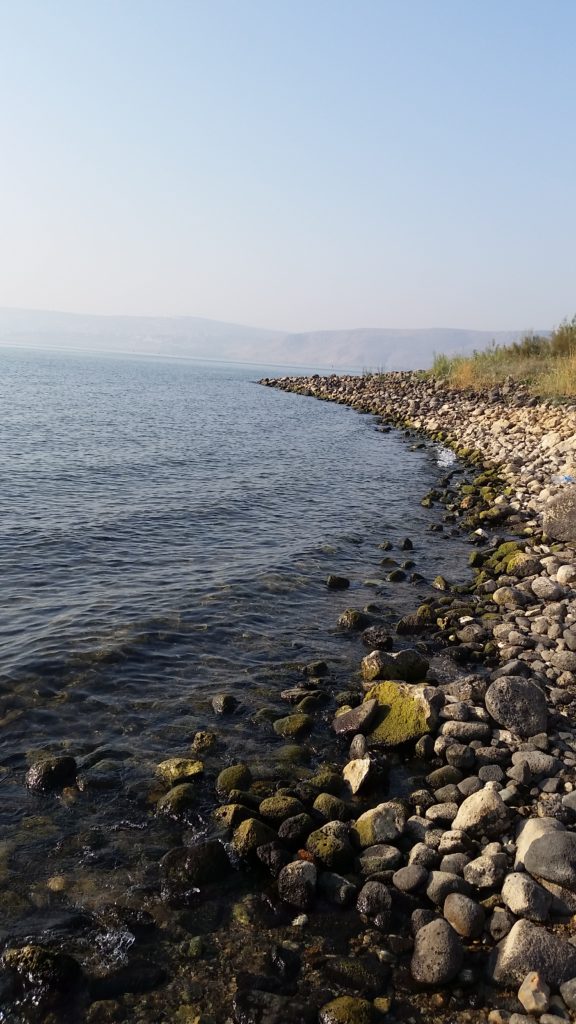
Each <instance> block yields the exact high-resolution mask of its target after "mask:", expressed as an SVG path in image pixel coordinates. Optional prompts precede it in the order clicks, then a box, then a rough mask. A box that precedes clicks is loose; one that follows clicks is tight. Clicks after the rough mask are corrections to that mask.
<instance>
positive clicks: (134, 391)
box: [0, 349, 469, 1019]
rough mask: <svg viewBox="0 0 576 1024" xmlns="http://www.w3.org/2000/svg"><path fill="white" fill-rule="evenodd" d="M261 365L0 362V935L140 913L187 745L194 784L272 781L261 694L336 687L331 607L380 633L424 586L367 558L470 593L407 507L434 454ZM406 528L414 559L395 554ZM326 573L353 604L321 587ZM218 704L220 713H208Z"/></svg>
mask: <svg viewBox="0 0 576 1024" xmlns="http://www.w3.org/2000/svg"><path fill="white" fill-rule="evenodd" d="M264 372H268V373H269V372H270V370H269V369H267V368H262V370H259V369H258V368H253V367H238V366H224V365H217V364H212V365H209V364H200V363H197V362H192V361H190V362H186V361H174V360H161V359H150V358H136V357H112V356H110V357H105V356H86V355H82V356H79V355H78V356H76V355H71V354H65V353H60V352H53V353H46V352H42V353H36V352H31V351H27V352H24V351H16V350H8V349H4V350H0V400H1V415H0V472H1V474H2V488H1V492H0V494H1V497H0V501H1V518H0V523H1V526H0V531H1V536H0V573H1V580H2V594H3V613H2V641H1V674H0V793H1V796H2V799H1V800H0V828H1V829H2V833H1V834H2V837H3V839H2V844H3V845H0V895H1V896H2V897H3V899H4V906H5V915H4V923H3V928H4V937H5V938H7V937H10V936H11V935H14V934H15V931H17V930H18V929H20V930H21V931H22V933H23V934H27V933H30V932H33V930H34V928H36V927H37V926H39V925H38V922H39V921H40V923H41V922H42V921H43V920H45V919H46V915H48V917H49V915H50V914H51V913H52V912H53V911H54V908H56V909H57V910H58V911H60V910H61V909H62V908H70V907H72V906H73V907H74V908H76V909H78V908H82V909H83V908H89V909H93V908H97V907H98V906H99V905H100V904H101V903H109V902H110V901H111V900H114V899H117V898H118V897H119V896H120V895H122V896H123V897H126V895H127V894H130V895H131V896H132V897H135V898H139V897H138V894H139V893H140V892H142V894H143V895H142V899H143V900H144V899H145V896H146V894H147V893H148V892H149V889H152V890H153V886H154V881H153V879H154V868H155V865H156V864H157V861H158V858H159V856H161V854H162V852H164V851H165V850H166V849H168V848H169V847H170V846H171V845H174V835H173V830H172V826H171V825H170V824H167V823H165V822H160V821H158V820H157V819H156V818H154V816H153V798H154V796H157V795H158V793H157V785H156V783H155V780H154V768H155V765H156V764H157V763H158V762H159V761H161V760H163V759H164V758H166V757H171V756H181V755H189V754H190V742H191V739H192V737H193V736H194V733H195V732H196V731H197V730H199V729H215V730H217V731H218V735H219V747H218V749H217V755H216V757H215V760H214V767H213V769H212V770H213V772H216V771H217V770H218V769H219V768H220V767H222V764H223V763H227V762H231V761H234V760H237V759H239V758H242V759H243V760H248V761H249V762H250V763H251V765H253V766H254V767H255V774H256V776H257V777H258V776H259V777H260V778H261V779H266V777H268V776H271V775H272V774H274V773H277V771H278V764H279V757H281V756H282V751H281V748H282V747H283V746H284V744H283V741H281V740H280V739H279V738H278V737H276V736H275V734H274V732H273V730H272V727H271V724H270V718H273V717H278V716H279V715H281V714H283V713H284V714H285V713H287V705H286V703H285V702H284V701H283V700H282V699H281V698H280V691H281V690H282V689H283V688H285V687H286V686H288V685H292V684H293V683H295V682H297V681H299V680H300V679H301V678H302V672H301V666H302V665H303V664H305V663H307V662H310V661H312V660H316V659H324V660H326V661H327V663H328V665H329V667H330V675H331V686H332V687H333V688H335V689H345V688H346V686H347V684H348V681H349V680H350V676H351V673H352V672H353V671H355V670H356V668H357V664H358V660H359V657H360V655H361V653H362V652H361V649H360V645H359V642H358V640H357V639H356V638H350V637H349V636H348V635H343V634H342V633H339V632H338V631H337V630H336V628H335V625H336V619H337V617H338V615H339V613H340V612H341V611H342V610H343V609H344V608H346V607H349V606H354V607H359V608H360V607H362V606H364V605H366V604H367V603H370V602H376V603H377V604H378V605H379V606H380V607H381V610H382V620H383V621H385V622H386V621H388V622H390V623H393V622H394V621H395V620H396V619H397V618H398V617H399V615H400V614H402V613H403V612H406V611H410V610H412V609H413V608H414V607H415V606H416V604H418V603H419V602H420V600H421V599H422V598H426V596H429V595H430V594H431V593H432V591H431V589H430V587H429V585H428V583H426V582H424V583H418V584H416V585H415V584H413V583H411V582H410V581H409V579H407V580H406V581H405V582H402V583H396V584H393V583H388V582H386V575H387V573H388V572H389V570H390V567H391V566H388V567H385V566H382V565H380V561H381V559H382V558H383V557H384V555H385V554H386V555H387V556H390V557H392V558H394V559H395V560H396V561H397V562H398V563H401V562H402V561H404V560H405V559H406V558H407V557H409V558H411V559H413V560H414V562H415V566H414V569H415V570H416V571H417V572H418V573H421V574H422V575H423V576H424V577H425V579H426V580H427V581H431V580H432V579H433V578H434V576H435V575H436V574H437V573H442V574H443V575H445V576H447V577H448V578H449V579H451V580H453V581H459V580H463V579H465V578H466V577H467V569H466V554H467V552H468V550H469V549H468V548H467V547H466V545H465V544H464V543H463V542H462V540H460V539H456V538H448V537H447V535H446V534H438V533H432V534H431V533H429V529H430V526H431V525H432V524H433V523H435V522H438V520H439V516H440V512H439V511H436V510H435V509H424V508H422V507H421V505H420V500H421V498H422V496H423V495H424V493H425V492H426V491H427V490H428V489H429V488H430V487H432V486H434V485H435V484H436V483H437V481H438V478H439V475H441V469H440V468H439V463H442V461H443V460H444V458H445V452H444V451H443V450H442V449H441V448H439V447H438V446H435V445H427V446H426V447H425V448H423V449H421V450H417V451H409V450H408V449H409V445H410V442H409V441H407V440H406V439H405V438H404V437H402V436H401V435H399V434H398V433H396V432H392V433H389V434H383V433H381V432H378V431H377V429H376V425H375V423H374V421H373V419H372V418H371V417H368V416H360V415H358V414H356V413H354V412H352V411H351V410H349V409H346V408H344V407H342V406H338V405H332V404H329V403H323V402H318V401H316V400H314V399H307V398H302V397H300V396H297V395H292V394H287V393H284V392H281V391H277V390H275V389H268V388H264V387H261V386H259V385H258V384H256V383H255V379H256V378H257V377H258V376H261V375H262V373H264ZM406 535H409V536H410V537H411V539H412V541H413V543H414V550H413V551H409V552H403V551H400V550H399V542H400V541H401V540H402V538H403V537H405V536H406ZM384 539H389V540H390V541H392V544H393V549H392V550H391V551H390V552H388V553H384V552H383V551H382V550H380V549H379V547H378V545H379V543H380V542H381V541H383V540H384ZM410 571H412V570H410ZM329 573H338V574H342V575H346V576H349V577H350V579H351V581H352V586H351V588H350V590H348V591H346V592H334V591H328V590H327V588H326V586H325V580H326V576H327V575H328V574H329ZM409 576H410V572H409V573H408V577H409ZM223 691H226V692H230V693H233V694H235V695H236V697H237V698H238V700H239V702H240V705H239V708H238V710H237V712H236V713H235V714H234V715H232V716H230V717H227V718H222V717H220V718H216V716H215V715H214V713H213V711H212V708H211V705H210V699H211V697H212V696H213V695H214V694H215V693H218V692H223ZM263 709H264V710H265V709H268V711H269V713H266V710H265V713H263ZM259 712H260V714H258V713H259ZM327 733H328V730H327V728H325V727H323V726H322V723H320V724H319V726H318V728H317V729H315V730H314V732H313V733H312V736H311V737H310V740H309V742H308V743H306V744H305V745H304V749H303V754H302V758H303V760H304V761H307V762H308V763H310V764H314V762H315V760H322V758H323V757H324V756H325V751H326V742H327ZM45 750H48V751H51V752H55V753H61V752H68V753H71V754H73V755H74V756H75V757H76V758H77V759H78V761H79V763H80V766H81V768H82V770H83V773H84V775H85V777H86V779H87V780H88V784H87V785H86V788H85V789H84V791H82V792H78V791H76V790H74V791H70V792H68V793H65V794H64V796H63V797H52V796H49V797H46V796H43V797H39V796H37V795H35V794H32V793H29V792H28V791H27V790H26V788H25V786H24V774H25V771H26V767H27V764H28V763H29V761H30V758H31V757H33V756H34V755H36V754H37V753H39V752H41V751H45ZM207 769H208V770H207V779H206V783H205V790H204V803H203V804H202V803H201V805H200V806H199V811H198V815H197V817H196V818H195V820H194V821H192V826H193V827H194V828H196V829H198V830H200V831H202V830H204V829H205V827H206V822H207V817H206V815H207V812H208V809H209V807H210V805H211V803H212V802H213V797H212V792H213V791H212V779H213V775H212V776H211V775H210V759H209V758H208V759H207ZM294 770H296V769H294ZM99 830H100V831H99ZM171 830H172V831H171ZM98 837H99V838H98ZM54 878H56V879H57V881H56V882H54ZM110 941H112V940H110ZM114 941H118V942H120V944H121V941H122V940H121V938H116V939H114ZM114 941H112V947H114ZM102 955H104V953H103V952H102ZM0 1019H1V1018H0Z"/></svg>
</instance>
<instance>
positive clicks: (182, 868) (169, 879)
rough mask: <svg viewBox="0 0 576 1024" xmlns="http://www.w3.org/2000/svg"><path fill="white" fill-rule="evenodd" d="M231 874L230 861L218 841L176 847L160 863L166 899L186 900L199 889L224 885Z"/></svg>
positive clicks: (210, 840)
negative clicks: (200, 887)
mask: <svg viewBox="0 0 576 1024" xmlns="http://www.w3.org/2000/svg"><path fill="white" fill-rule="evenodd" d="M229 871H230V861H229V860H228V856H227V854H226V850H225V849H224V847H223V845H222V843H220V842H218V840H215V839H208V840H206V841H205V842H203V843H197V844H196V845H195V846H177V847H175V848H174V849H173V850H169V851H168V853H167V854H165V855H164V857H163V858H162V860H161V861H160V879H161V884H162V895H163V897H164V898H165V899H166V898H168V899H174V898H177V899H185V898H186V897H187V896H189V895H190V894H191V893H193V892H194V890H197V888H198V887H199V886H204V885H210V884H212V883H214V882H219V881H221V880H222V879H223V878H225V877H226V875H227V874H228V872H229Z"/></svg>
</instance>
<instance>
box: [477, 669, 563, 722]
mask: <svg viewBox="0 0 576 1024" xmlns="http://www.w3.org/2000/svg"><path fill="white" fill-rule="evenodd" d="M485 701H486V709H487V710H488V712H489V713H490V714H491V716H492V718H493V719H494V721H495V722H498V725H503V726H504V728H505V729H510V730H511V731H512V732H514V733H516V735H517V736H536V734H537V733H539V732H545V731H546V726H547V724H548V709H547V704H546V697H545V695H544V693H543V692H542V690H541V689H540V687H539V686H537V685H536V683H533V682H532V681H531V680H530V679H525V678H524V677H523V676H500V678H499V679H496V680H495V681H494V682H493V683H492V684H491V685H490V686H489V687H488V689H487V691H486V698H485Z"/></svg>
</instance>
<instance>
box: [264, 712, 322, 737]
mask: <svg viewBox="0 0 576 1024" xmlns="http://www.w3.org/2000/svg"><path fill="white" fill-rule="evenodd" d="M313 725H314V719H313V718H312V717H311V716H310V715H306V714H301V713H296V714H294V715H286V716H285V717H284V718H277V719H276V721H275V722H274V723H273V726H274V732H275V733H277V734H278V736H283V737H284V739H297V738H298V737H299V736H304V735H306V733H309V732H310V730H311V728H312V726H313Z"/></svg>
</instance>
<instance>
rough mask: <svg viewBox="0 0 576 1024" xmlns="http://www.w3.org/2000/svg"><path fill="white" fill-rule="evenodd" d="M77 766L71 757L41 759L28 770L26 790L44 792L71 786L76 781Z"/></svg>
mask: <svg viewBox="0 0 576 1024" xmlns="http://www.w3.org/2000/svg"><path fill="white" fill-rule="evenodd" d="M77 770H78V768H77V764H76V761H75V760H74V758H73V757H66V756H63V757H43V758H41V759H40V760H38V761H35V762H34V764H33V765H32V766H31V767H30V768H29V769H28V772H27V774H26V785H27V786H28V789H36V790H39V791H41V792H46V791H47V790H50V789H61V788H62V787H63V786H71V785H73V784H74V782H75V781H76V772H77Z"/></svg>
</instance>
